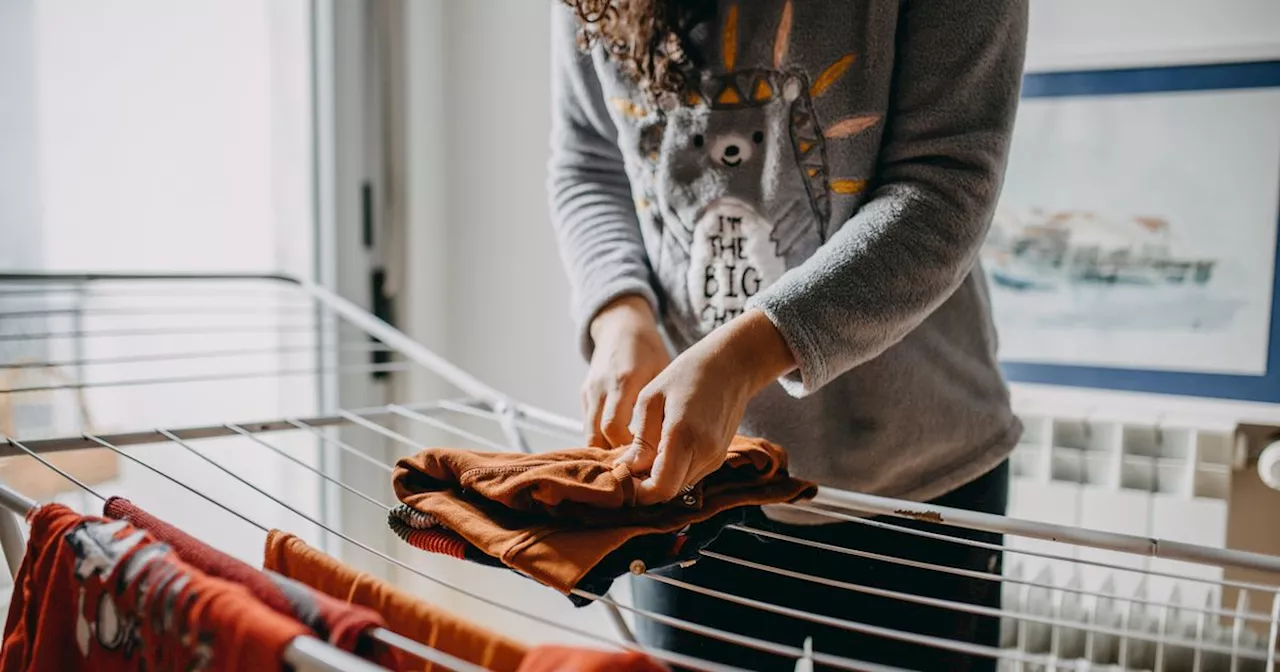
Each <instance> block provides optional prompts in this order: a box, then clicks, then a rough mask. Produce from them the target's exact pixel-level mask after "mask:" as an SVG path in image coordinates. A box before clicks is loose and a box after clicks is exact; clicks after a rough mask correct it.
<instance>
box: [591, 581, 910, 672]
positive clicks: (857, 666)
mask: <svg viewBox="0 0 1280 672" xmlns="http://www.w3.org/2000/svg"><path fill="white" fill-rule="evenodd" d="M572 592H573V594H574V595H577V596H579V597H585V598H587V599H589V600H594V601H597V602H603V603H605V604H608V603H613V604H614V606H616V607H618V608H619V609H623V610H625V611H629V612H631V613H633V614H635V615H636V616H640V617H643V618H647V619H649V620H651V621H654V622H657V623H662V624H663V625H666V626H669V627H672V628H677V629H679V630H684V631H685V632H691V633H694V634H696V635H702V636H703V637H708V638H710V639H717V640H720V641H722V642H727V643H730V644H737V645H739V646H745V647H748V648H752V649H755V650H757V651H764V652H766V653H772V654H774V655H778V656H783V657H786V658H800V657H802V656H804V655H805V652H804V649H801V648H799V647H795V646H787V645H786V644H778V643H777V642H770V641H767V640H763V639H757V638H755V637H748V636H746V635H739V634H737V633H735V632H727V631H725V630H720V629H719V628H713V627H711V626H709V625H702V624H700V623H694V622H692V621H685V620H682V619H679V618H674V617H672V616H667V615H665V614H659V613H656V612H653V611H649V610H647V609H641V608H639V607H633V606H628V605H625V604H620V603H618V602H615V601H614V600H612V599H610V598H608V597H606V596H604V595H596V594H594V593H590V592H587V591H585V590H581V589H578V588H575V589H573V591H572ZM744 599H745V598H744ZM813 660H814V661H816V662H820V663H822V664H824V665H830V666H832V667H838V668H840V669H843V670H857V671H859V672H908V671H907V670H903V669H902V668H898V667H889V666H887V665H879V664H877V663H867V662H863V661H860V660H853V659H851V658H844V657H841V656H832V655H827V654H823V653H818V652H816V651H815V652H814V653H813Z"/></svg>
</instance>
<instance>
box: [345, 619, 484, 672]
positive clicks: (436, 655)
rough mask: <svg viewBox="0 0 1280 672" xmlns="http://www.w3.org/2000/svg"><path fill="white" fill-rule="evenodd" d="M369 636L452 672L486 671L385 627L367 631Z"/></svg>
mask: <svg viewBox="0 0 1280 672" xmlns="http://www.w3.org/2000/svg"><path fill="white" fill-rule="evenodd" d="M369 636H370V637H371V638H372V639H374V640H376V641H379V642H382V643H383V644H386V645H387V646H390V647H393V648H396V649H399V650H401V651H404V652H405V653H408V654H410V655H413V656H417V657H418V658H420V659H422V660H424V661H426V662H428V663H432V664H433V665H440V666H441V667H443V668H445V669H446V670H453V671H454V672H487V671H486V670H485V668H483V667H480V666H479V665H475V664H473V663H468V662H467V661H465V660H463V659H461V658H457V657H455V656H451V655H449V654H447V653H445V652H444V651H441V650H439V649H433V648H431V647H429V646H427V645H426V644H423V643H421V642H418V641H416V640H412V639H409V638H408V637H405V636H404V635H400V634H396V633H394V632H392V631H390V630H388V629H386V628H375V629H374V630H373V632H371V633H369Z"/></svg>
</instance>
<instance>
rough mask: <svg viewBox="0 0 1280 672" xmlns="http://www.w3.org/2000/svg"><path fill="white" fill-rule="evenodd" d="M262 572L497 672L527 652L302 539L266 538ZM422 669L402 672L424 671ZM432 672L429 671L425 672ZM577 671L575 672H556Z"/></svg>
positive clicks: (508, 669)
mask: <svg viewBox="0 0 1280 672" xmlns="http://www.w3.org/2000/svg"><path fill="white" fill-rule="evenodd" d="M264 556H265V557H264V558H263V566H264V567H265V568H267V569H269V570H271V571H274V572H279V573H280V574H282V575H284V576H287V577H289V578H291V579H294V580H296V581H299V582H301V583H304V584H306V585H308V586H311V587H312V588H314V589H316V590H318V591H321V592H323V593H326V594H328V595H331V596H333V597H335V598H338V599H341V600H345V601H347V602H351V603H353V604H358V605H362V606H365V607H369V608H371V609H373V610H374V611H377V612H378V613H379V614H381V615H382V618H383V619H384V620H385V621H386V623H387V627H388V628H389V629H391V630H392V631H393V632H397V633H399V634H401V635H404V636H405V637H408V638H410V639H414V640H417V641H419V642H421V643H423V644H426V645H427V646H430V647H432V648H435V649H437V650H440V651H443V652H445V653H447V654H449V655H451V656H454V657H456V658H461V659H462V660H466V661H468V662H471V663H474V664H476V665H479V666H481V667H483V668H485V669H489V670H494V671H495V672H516V670H517V669H519V666H520V663H521V661H522V660H524V657H525V654H526V652H527V649H526V647H525V646H524V645H523V644H521V643H520V642H517V641H515V640H513V639H510V638H508V637H505V636H503V635H500V634H498V633H496V632H492V631H490V630H488V629H485V628H483V627H480V626H478V625H476V624H474V623H472V622H470V621H466V620H463V619H460V618H458V617H456V616H453V615H451V614H449V613H447V612H445V611H442V610H440V609H437V608H435V607H433V606H431V605H429V604H427V603H426V602H423V601H422V600H419V599H417V598H415V597H413V596H411V595H409V594H407V593H404V592H401V591H400V590H397V589H396V588H395V587H393V586H391V585H390V584H388V583H385V582H383V581H380V580H378V579H376V578H374V577H371V576H369V575H368V574H363V573H360V572H357V571H356V570H354V569H352V568H351V567H349V566H347V565H345V564H343V563H341V562H338V561H337V560H335V559H334V558H331V557H329V556H328V555H325V554H324V553H322V552H321V551H319V550H317V549H315V548H312V547H311V546H309V545H307V543H306V542H304V541H302V540H301V539H299V538H297V537H295V536H293V535H291V534H287V533H284V532H280V531H277V530H273V531H271V533H270V534H268V535H267V544H266V553H265V554H264ZM421 665H422V664H421V663H417V662H416V660H415V663H414V664H413V665H412V666H405V667H402V668H401V669H406V670H408V669H413V670H421V669H423V668H422V666H421ZM433 669H435V668H433V667H431V665H430V664H428V665H427V667H426V670H428V671H430V670H433ZM558 669H561V670H576V669H577V668H573V667H566V668H558Z"/></svg>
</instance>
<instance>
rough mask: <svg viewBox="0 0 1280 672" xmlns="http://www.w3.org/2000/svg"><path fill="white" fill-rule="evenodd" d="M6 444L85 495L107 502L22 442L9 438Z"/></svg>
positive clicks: (96, 492)
mask: <svg viewBox="0 0 1280 672" xmlns="http://www.w3.org/2000/svg"><path fill="white" fill-rule="evenodd" d="M8 443H9V445H10V446H13V447H14V448H17V449H18V450H20V451H22V452H23V453H26V454H27V455H28V456H30V457H31V458H32V459H34V460H35V461H36V462H39V463H40V464H43V465H44V466H46V467H48V468H49V469H52V470H53V471H54V473H56V474H58V475H59V476H61V477H63V478H65V479H67V480H68V481H71V482H72V483H74V484H75V485H76V486H77V487H79V488H80V489H81V490H84V491H85V492H87V493H89V494H91V495H93V496H94V497H97V498H98V499H101V500H102V501H104V502H105V501H107V498H106V497H103V496H102V495H100V494H98V491H97V490H94V489H93V488H91V487H89V486H87V485H85V484H84V483H83V482H82V481H81V480H80V479H78V478H76V477H75V476H72V475H71V474H70V473H68V472H67V471H66V470H64V469H62V468H61V467H59V466H58V465H56V464H54V463H52V462H50V461H49V460H46V459H44V458H43V457H41V456H40V455H39V454H37V453H35V452H34V451H32V450H31V449H30V448H27V447H26V446H24V445H22V442H21V441H18V440H17V439H14V438H12V437H11V438H9V439H8Z"/></svg>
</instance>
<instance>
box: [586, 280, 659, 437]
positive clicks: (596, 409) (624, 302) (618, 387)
mask: <svg viewBox="0 0 1280 672" xmlns="http://www.w3.org/2000/svg"><path fill="white" fill-rule="evenodd" d="M590 330H591V340H592V341H593V342H594V343H595V349H594V350H593V351H592V353H591V367H590V368H589V369H588V371H587V379H586V380H585V381H584V382H583V383H582V411H583V416H582V417H584V418H586V423H587V425H586V435H587V445H590V446H598V447H601V448H610V447H615V448H616V447H621V446H626V445H629V444H630V443H631V441H632V439H633V437H632V435H631V430H630V425H631V413H632V409H634V408H635V405H636V398H637V397H638V396H639V395H640V390H641V389H643V388H644V386H645V385H647V384H649V381H651V380H653V378H654V376H657V375H658V373H659V372H660V371H662V369H663V368H665V367H666V366H667V364H669V363H670V362H671V354H670V353H668V352H667V346H666V344H665V343H663V342H662V336H661V335H660V334H659V333H658V323H657V318H655V317H654V314H653V311H652V310H651V309H650V308H649V304H648V302H646V301H645V300H644V299H642V298H640V297H637V296H624V297H622V298H620V299H618V300H616V301H614V302H613V303H610V304H609V305H608V306H606V307H605V308H604V310H601V311H600V312H599V313H598V314H597V315H596V317H595V319H593V320H592V321H591V327H590Z"/></svg>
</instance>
